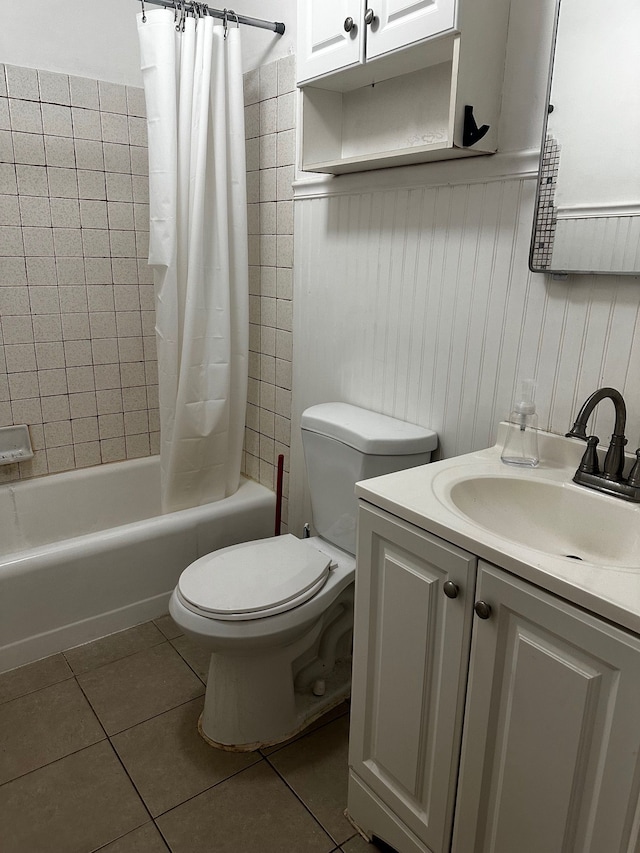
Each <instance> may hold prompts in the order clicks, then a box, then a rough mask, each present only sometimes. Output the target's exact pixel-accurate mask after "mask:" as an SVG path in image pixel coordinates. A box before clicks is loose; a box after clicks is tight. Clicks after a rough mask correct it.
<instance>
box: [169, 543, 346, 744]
mask: <svg viewBox="0 0 640 853" xmlns="http://www.w3.org/2000/svg"><path fill="white" fill-rule="evenodd" d="M291 541H292V542H293V543H296V544H297V545H298V546H299V548H298V549H292V551H295V554H296V556H299V555H300V554H301V553H304V551H306V552H308V556H309V557H311V558H315V559H313V560H312V561H313V562H314V563H315V564H316V565H321V564H324V567H326V575H325V576H321V579H320V582H319V583H316V584H314V588H313V594H312V595H311V596H309V595H308V594H307V593H308V590H304V591H303V592H302V593H299V595H295V579H294V580H292V586H291V587H290V592H291V599H290V601H289V602H287V603H285V604H284V605H283V603H282V602H276V603H273V602H272V603H271V605H272V606H271V607H265V608H264V611H266V612H263V611H261V610H256V611H255V612H246V611H245V612H244V613H243V614H232V613H231V612H228V613H227V614H224V617H226V618H220V615H221V614H220V613H217V614H215V615H214V614H212V613H211V611H207V610H205V609H203V607H202V605H200V606H198V605H194V604H193V602H192V601H189V600H188V599H187V598H186V597H185V595H184V594H183V592H182V591H181V584H180V582H179V583H178V586H177V587H176V589H175V590H174V592H173V595H172V597H171V601H170V603H169V612H170V613H171V616H172V617H173V619H174V620H175V621H176V622H177V623H178V625H180V627H181V628H182V629H183V631H184V632H185V633H186V634H188V635H190V636H192V637H193V638H194V639H196V640H197V641H198V642H199V643H200V644H201V645H204V646H205V647H207V648H209V649H210V650H211V660H210V663H209V675H208V679H207V693H206V697H205V707H204V710H203V712H202V716H201V718H200V722H199V729H200V733H201V734H202V736H203V737H204V738H205V740H207V741H208V742H209V743H211V744H212V745H213V746H217V747H219V748H222V749H227V750H233V751H248V750H253V749H257V748H258V747H260V746H267V745H271V744H274V743H278V742H280V741H282V740H286V739H287V738H288V737H291V736H292V735H294V734H296V733H297V732H298V731H299V730H300V729H302V728H304V727H305V726H306V725H308V724H309V723H310V722H311V721H312V720H313V719H314V718H315V717H318V716H320V715H321V714H323V713H325V712H326V711H327V710H329V709H330V708H331V707H333V706H334V705H338V704H339V703H340V702H342V701H343V700H344V699H346V698H347V696H348V695H349V690H350V637H351V631H352V629H353V580H354V577H355V558H354V557H353V556H352V555H351V554H347V553H346V552H344V551H341V550H340V549H339V548H337V547H335V546H332V545H331V544H330V543H326V542H323V541H322V540H320V539H319V538H318V537H313V538H310V539H296V538H295V537H294V536H286V537H285V536H281V537H277V538H274V539H263V540H258V541H257V542H253V543H249V544H248V545H240V546H232V547H231V548H225V549H224V552H226V553H222V552H216V553H215V554H214V555H209V557H204V558H201V560H200V561H197V563H200V564H201V566H202V568H203V569H208V570H209V572H210V573H211V574H212V575H213V574H215V569H216V566H215V563H216V561H217V558H219V557H222V558H224V557H225V556H227V557H228V556H229V555H230V554H229V552H233V551H236V550H238V551H241V552H242V554H241V558H242V559H244V560H246V561H247V563H246V565H251V566H252V567H254V566H261V565H262V561H263V558H264V550H263V549H265V547H266V548H269V547H270V546H271V545H272V543H277V544H278V545H280V544H281V543H282V545H283V546H285V550H286V545H289V544H291ZM278 550H279V549H278ZM238 556H239V555H238ZM272 556H276V555H275V554H274V555H272ZM305 557H306V555H305ZM196 565H197V564H196V563H194V564H192V566H191V567H190V568H193V567H194V566H196ZM187 572H188V570H187ZM184 574H186V572H185V573H183V577H181V581H184V580H185V579H184ZM187 580H188V578H187ZM182 586H183V587H187V589H188V584H187V583H184V582H183V583H182ZM240 586H242V582H241V583H240ZM189 592H191V595H190V598H192V599H193V598H194V597H195V596H194V595H193V590H191V589H189ZM298 592H299V591H298ZM265 600H266V599H265ZM286 604H289V605H290V606H288V607H287V606H286ZM274 611H277V612H274ZM240 615H242V616H243V617H244V618H237V617H239V616H240ZM233 617H236V618H233ZM329 626H333V632H331V635H329V636H328V635H327V628H328V627H329ZM323 638H324V643H323V642H322V640H323ZM341 641H342V643H341ZM321 646H322V648H321ZM339 655H341V656H342V660H341V662H340V665H338V666H336V659H337V657H338V656H339ZM310 664H311V667H310ZM323 681H324V685H322V686H321V687H320V686H318V685H319V683H320V682H323ZM314 686H316V693H317V692H319V691H320V690H322V694H321V695H320V696H317V695H316V694H315V693H314V692H313V687H314Z"/></svg>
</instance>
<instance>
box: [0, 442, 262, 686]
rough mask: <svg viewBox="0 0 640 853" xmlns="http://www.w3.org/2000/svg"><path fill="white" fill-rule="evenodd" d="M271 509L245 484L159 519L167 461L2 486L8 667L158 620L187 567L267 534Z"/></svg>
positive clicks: (1, 666) (0, 668) (0, 580)
mask: <svg viewBox="0 0 640 853" xmlns="http://www.w3.org/2000/svg"><path fill="white" fill-rule="evenodd" d="M274 512H275V496H274V494H273V493H272V492H270V491H269V490H268V489H265V488H264V487H263V486H260V485H258V484H257V483H254V482H251V481H249V480H242V481H241V484H240V488H239V489H238V491H237V492H236V494H235V495H233V496H231V497H229V498H225V499H224V500H222V501H218V502H217V503H212V504H207V505H205V506H201V507H196V508H194V509H187V510H181V511H179V512H173V513H168V514H166V515H162V514H161V511H160V461H159V457H149V458H145V459H134V460H130V461H127V462H115V463H112V464H109V465H98V466H96V467H93V468H83V469H81V470H78V471H69V472H65V473H63V474H54V475H52V476H49V477H42V478H39V479H34V480H24V481H20V482H17V483H11V484H8V485H3V486H0V672H4V671H5V670H7V669H12V668H13V667H16V666H20V665H21V664H24V663H29V662H30V661H34V660H38V659H39V658H42V657H45V656H47V655H50V654H54V653H55V652H59V651H62V650H63V649H68V648H71V647H72V646H77V645H80V644H81V643H86V642H88V641H89V640H93V639H96V638H97V637H103V636H105V635H107V634H110V633H113V632H114V631H120V630H122V629H123V628H130V627H132V626H133V625H137V624H139V623H140V622H144V621H146V620H148V619H153V618H155V617H156V616H160V615H161V614H163V613H165V612H166V611H167V605H168V601H169V597H170V594H171V592H172V590H173V588H174V586H175V585H176V582H177V580H178V577H179V575H180V572H181V571H182V570H183V569H184V568H185V567H186V566H188V565H189V563H192V562H193V561H194V560H196V559H197V558H198V557H201V556H202V555H204V554H207V553H209V552H210V551H214V550H216V549H217V548H223V547H225V546H227V545H233V544H235V543H237V542H245V541H248V540H250V539H259V538H262V537H265V536H271V535H272V534H273V527H274Z"/></svg>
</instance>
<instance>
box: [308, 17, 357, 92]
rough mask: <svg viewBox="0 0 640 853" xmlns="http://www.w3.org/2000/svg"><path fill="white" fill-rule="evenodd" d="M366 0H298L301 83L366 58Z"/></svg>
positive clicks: (347, 66) (355, 63)
mask: <svg viewBox="0 0 640 853" xmlns="http://www.w3.org/2000/svg"><path fill="white" fill-rule="evenodd" d="M364 6H365V0H300V2H298V57H297V59H298V83H304V82H306V81H307V80H312V79H314V78H316V77H323V76H325V75H327V74H331V73H332V72H334V71H340V70H342V69H344V68H349V67H350V66H352V65H358V64H359V63H360V62H362V61H363V59H364V29H365V24H364Z"/></svg>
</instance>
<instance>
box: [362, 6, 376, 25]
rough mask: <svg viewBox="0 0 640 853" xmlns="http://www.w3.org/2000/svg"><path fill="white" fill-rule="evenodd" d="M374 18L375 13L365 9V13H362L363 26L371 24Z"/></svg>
mask: <svg viewBox="0 0 640 853" xmlns="http://www.w3.org/2000/svg"><path fill="white" fill-rule="evenodd" d="M375 16H376V15H375V12H374V11H373V9H367V11H366V12H365V13H364V22H365V24H367V25H368V24H372V23H373V19H374V18H375Z"/></svg>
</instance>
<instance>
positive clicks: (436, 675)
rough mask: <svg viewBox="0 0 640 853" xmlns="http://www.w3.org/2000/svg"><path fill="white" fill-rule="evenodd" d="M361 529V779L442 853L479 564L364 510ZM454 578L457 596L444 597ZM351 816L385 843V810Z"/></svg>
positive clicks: (357, 741)
mask: <svg viewBox="0 0 640 853" xmlns="http://www.w3.org/2000/svg"><path fill="white" fill-rule="evenodd" d="M364 506H366V505H364ZM358 531H359V533H358V561H357V569H356V612H355V630H354V656H353V686H352V715H351V736H350V764H351V768H352V772H353V773H355V774H356V776H357V777H358V778H359V779H360V780H362V782H364V783H365V785H366V786H367V787H368V789H369V790H370V791H372V792H373V794H374V797H373V798H372V801H375V796H377V797H378V798H380V800H382V801H383V803H384V804H385V805H386V806H387V807H389V808H390V809H391V811H392V812H393V813H394V814H395V815H396V816H397V817H398V818H400V820H401V821H402V823H403V824H404V825H405V826H406V827H407V828H408V829H409V830H410V832H412V833H413V834H414V835H415V836H416V837H417V838H418V839H419V840H420V841H421V842H422V843H423V844H424V845H426V846H427V847H428V848H429V849H430V850H431V851H432V853H441V851H445V850H446V851H448V849H449V842H450V825H451V819H452V810H453V800H454V794H455V781H456V774H457V766H458V758H459V750H460V731H461V719H462V708H463V704H464V687H465V683H466V676H467V665H468V654H469V645H470V625H471V612H472V611H471V607H472V605H473V581H474V573H475V564H476V558H475V557H473V556H471V555H470V554H467V553H466V552H464V551H461V550H460V549H459V548H455V547H454V546H452V545H448V544H447V543H446V542H443V541H441V540H439V539H437V538H436V537H434V536H430V535H429V534H427V533H424V532H423V531H421V530H419V529H418V528H415V527H413V526H412V525H410V524H406V523H404V522H402V521H400V520H399V519H397V518H394V517H393V516H390V515H386V514H385V513H383V512H381V511H378V510H375V509H374V508H363V504H361V509H360V515H359V520H358ZM446 581H450V582H452V583H453V584H455V585H456V586H457V588H458V594H457V597H455V598H448V597H447V596H446V595H445V594H444V590H443V584H444V583H445V582H446ZM449 592H450V593H451V592H455V591H454V590H451V589H449ZM349 811H350V813H351V816H352V817H353V818H354V820H355V821H356V823H358V824H359V825H360V826H361V827H362V828H363V829H364V830H365V831H366V832H370V833H373V834H378V835H380V836H381V837H382V838H384V837H385V833H384V831H381V830H380V828H379V827H380V826H381V825H382V824H377V823H376V820H377V819H378V818H379V819H380V820H382V816H381V814H380V809H378V811H377V812H376V809H375V808H374V807H372V809H371V810H369V809H362V808H360V810H358V807H357V806H356V809H355V810H354V809H353V806H352V800H351V797H350V801H349ZM365 812H366V813H365ZM387 840H389V841H390V842H391V843H392V844H394V846H397V841H396V843H394V841H395V839H392V838H391V837H389V835H387Z"/></svg>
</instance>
